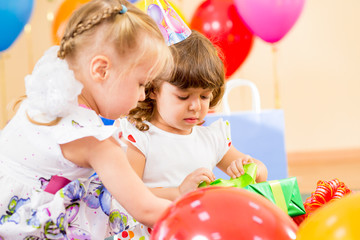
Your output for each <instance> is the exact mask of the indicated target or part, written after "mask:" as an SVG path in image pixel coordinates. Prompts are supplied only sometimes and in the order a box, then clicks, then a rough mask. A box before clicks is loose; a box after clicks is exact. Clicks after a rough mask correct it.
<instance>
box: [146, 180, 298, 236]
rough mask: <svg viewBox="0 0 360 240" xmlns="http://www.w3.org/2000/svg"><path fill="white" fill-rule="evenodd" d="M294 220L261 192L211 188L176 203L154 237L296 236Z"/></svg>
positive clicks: (186, 196)
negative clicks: (259, 193)
mask: <svg viewBox="0 0 360 240" xmlns="http://www.w3.org/2000/svg"><path fill="white" fill-rule="evenodd" d="M296 232H297V226H296V224H295V223H294V221H293V220H292V219H291V218H290V217H289V216H288V215H287V214H285V213H284V212H283V211H282V210H281V209H280V208H278V207H277V206H276V205H275V204H273V203H272V202H270V201H269V200H268V199H266V198H264V197H263V196H261V195H258V194H256V193H252V192H249V191H246V190H244V189H240V188H232V187H209V188H201V189H198V190H196V191H194V192H191V193H189V194H187V195H185V196H184V197H182V198H180V199H179V200H178V201H176V202H174V203H173V204H172V205H171V206H170V207H169V208H168V209H167V210H166V211H165V213H164V214H163V215H162V217H161V218H160V220H159V221H158V222H157V223H156V224H155V226H154V229H153V232H152V235H151V239H152V240H180V239H181V240H224V239H226V240H229V239H242V240H254V239H262V240H266V239H267V240H270V239H272V240H279V239H281V240H287V239H296Z"/></svg>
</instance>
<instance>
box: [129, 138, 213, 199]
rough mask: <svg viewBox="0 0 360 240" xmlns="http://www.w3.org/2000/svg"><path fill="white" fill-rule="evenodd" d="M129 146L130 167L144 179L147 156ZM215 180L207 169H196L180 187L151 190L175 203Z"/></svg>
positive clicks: (131, 145)
mask: <svg viewBox="0 0 360 240" xmlns="http://www.w3.org/2000/svg"><path fill="white" fill-rule="evenodd" d="M127 145H128V150H127V152H126V154H127V157H128V159H129V162H130V165H131V166H132V167H133V169H134V170H135V172H136V173H137V174H138V175H139V177H140V178H141V179H142V177H143V173H144V169H145V161H146V159H145V156H144V155H143V154H142V152H141V151H140V150H139V149H138V148H136V147H135V146H134V145H133V144H131V143H129V142H127ZM214 180H215V176H214V174H213V173H212V171H211V170H209V169H206V168H199V169H196V170H195V171H194V172H192V173H190V174H189V175H188V176H186V178H185V179H184V180H183V182H182V183H181V185H180V186H179V187H172V188H161V187H159V188H150V190H151V192H153V193H154V194H155V195H156V196H158V197H161V198H165V199H169V200H172V201H173V200H175V199H177V198H178V197H180V196H182V195H184V194H186V193H188V192H191V191H194V190H196V189H197V188H198V185H199V184H200V183H201V182H207V183H210V182H212V181H214Z"/></svg>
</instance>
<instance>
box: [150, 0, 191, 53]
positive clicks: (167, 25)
mask: <svg viewBox="0 0 360 240" xmlns="http://www.w3.org/2000/svg"><path fill="white" fill-rule="evenodd" d="M145 9H146V12H147V14H149V15H150V16H151V17H152V18H153V19H154V20H155V22H156V23H157V25H158V27H159V29H160V31H161V33H162V35H163V36H164V38H165V41H166V42H167V44H168V46H170V45H172V44H175V43H178V42H181V41H182V40H184V39H186V38H187V37H188V36H190V34H191V30H190V28H189V27H188V26H187V25H186V23H185V22H184V21H183V20H182V19H181V17H180V16H179V14H178V13H177V12H176V11H175V10H174V8H173V7H172V6H171V5H170V4H169V3H168V2H167V1H166V0H145Z"/></svg>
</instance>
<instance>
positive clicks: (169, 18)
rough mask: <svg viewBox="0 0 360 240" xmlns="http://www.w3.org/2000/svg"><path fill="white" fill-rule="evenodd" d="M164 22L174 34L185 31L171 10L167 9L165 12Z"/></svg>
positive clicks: (177, 16)
mask: <svg viewBox="0 0 360 240" xmlns="http://www.w3.org/2000/svg"><path fill="white" fill-rule="evenodd" d="M165 14H166V16H165V21H166V23H167V25H168V26H169V28H171V29H172V30H173V31H174V32H176V33H182V32H185V31H186V30H187V27H186V26H184V23H183V22H182V21H181V20H180V17H179V15H178V14H177V13H176V12H175V11H174V10H173V9H171V8H168V10H167V11H166V13H165Z"/></svg>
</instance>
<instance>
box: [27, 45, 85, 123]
mask: <svg viewBox="0 0 360 240" xmlns="http://www.w3.org/2000/svg"><path fill="white" fill-rule="evenodd" d="M58 50H59V46H53V47H51V48H50V49H49V50H47V51H46V52H45V54H44V56H43V57H41V59H40V60H39V61H38V62H37V63H36V65H35V68H34V70H33V72H32V74H31V75H27V76H26V77H25V88H26V95H27V102H28V109H27V113H28V115H29V116H30V117H31V118H32V119H34V120H37V119H39V118H40V119H41V120H42V121H48V122H50V121H52V120H54V119H56V118H57V117H66V116H67V115H68V114H70V113H71V112H72V111H73V110H74V109H75V108H76V107H77V106H78V96H79V94H80V93H81V90H82V88H83V85H82V84H81V83H80V82H79V81H78V80H76V79H75V76H74V72H73V71H72V70H70V69H69V66H68V64H67V62H66V61H65V60H62V59H60V58H58V57H57V52H58Z"/></svg>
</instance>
